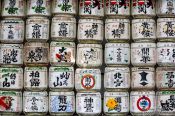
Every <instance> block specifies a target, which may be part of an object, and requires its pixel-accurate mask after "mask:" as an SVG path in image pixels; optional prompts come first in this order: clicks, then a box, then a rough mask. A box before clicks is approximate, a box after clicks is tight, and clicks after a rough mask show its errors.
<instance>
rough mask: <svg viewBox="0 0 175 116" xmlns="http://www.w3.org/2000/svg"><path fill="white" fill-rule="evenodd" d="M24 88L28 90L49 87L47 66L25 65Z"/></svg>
mask: <svg viewBox="0 0 175 116" xmlns="http://www.w3.org/2000/svg"><path fill="white" fill-rule="evenodd" d="M24 88H26V89H28V90H32V89H34V90H35V89H39V90H43V89H46V88H47V67H25V73H24Z"/></svg>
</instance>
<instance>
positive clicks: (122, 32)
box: [112, 23, 125, 38]
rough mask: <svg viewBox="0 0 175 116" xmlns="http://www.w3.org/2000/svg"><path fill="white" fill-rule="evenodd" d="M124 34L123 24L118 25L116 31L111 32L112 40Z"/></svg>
mask: <svg viewBox="0 0 175 116" xmlns="http://www.w3.org/2000/svg"><path fill="white" fill-rule="evenodd" d="M124 32H125V24H124V23H119V26H118V29H113V30H112V36H114V38H116V37H118V38H120V37H121V35H122V34H124Z"/></svg>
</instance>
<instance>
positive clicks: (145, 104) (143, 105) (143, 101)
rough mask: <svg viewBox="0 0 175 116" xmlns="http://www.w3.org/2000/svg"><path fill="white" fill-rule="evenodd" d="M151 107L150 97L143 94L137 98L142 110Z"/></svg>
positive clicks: (139, 107)
mask: <svg viewBox="0 0 175 116" xmlns="http://www.w3.org/2000/svg"><path fill="white" fill-rule="evenodd" d="M150 107H151V101H150V99H149V98H148V97H146V96H142V97H140V98H139V99H138V100H137V108H138V109H139V110H140V111H148V110H149V109H150Z"/></svg>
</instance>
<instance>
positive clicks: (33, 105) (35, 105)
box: [30, 97, 39, 111]
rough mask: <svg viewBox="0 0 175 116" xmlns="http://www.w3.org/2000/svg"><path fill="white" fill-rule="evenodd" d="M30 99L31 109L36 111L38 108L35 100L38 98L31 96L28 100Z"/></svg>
mask: <svg viewBox="0 0 175 116" xmlns="http://www.w3.org/2000/svg"><path fill="white" fill-rule="evenodd" d="M30 101H32V106H31V109H32V110H33V111H37V110H38V106H37V105H38V104H37V103H36V101H39V99H37V98H36V97H32V99H31V100H30Z"/></svg>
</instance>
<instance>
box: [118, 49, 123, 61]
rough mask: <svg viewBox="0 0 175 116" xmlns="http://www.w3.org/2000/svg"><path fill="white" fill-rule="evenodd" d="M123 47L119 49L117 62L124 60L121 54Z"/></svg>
mask: <svg viewBox="0 0 175 116" xmlns="http://www.w3.org/2000/svg"><path fill="white" fill-rule="evenodd" d="M121 50H122V49H121V48H118V49H117V62H121V61H122V56H121V53H122V52H121Z"/></svg>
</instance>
